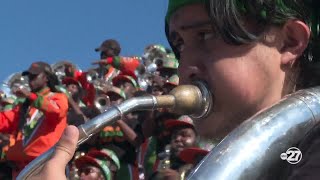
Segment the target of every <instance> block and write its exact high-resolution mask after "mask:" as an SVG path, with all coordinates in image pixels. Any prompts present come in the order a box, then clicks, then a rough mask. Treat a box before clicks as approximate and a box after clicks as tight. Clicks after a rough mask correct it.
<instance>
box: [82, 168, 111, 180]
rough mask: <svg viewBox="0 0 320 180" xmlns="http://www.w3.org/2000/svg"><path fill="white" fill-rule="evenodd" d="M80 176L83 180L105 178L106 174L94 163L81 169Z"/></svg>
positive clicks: (101, 179) (102, 179)
mask: <svg viewBox="0 0 320 180" xmlns="http://www.w3.org/2000/svg"><path fill="white" fill-rule="evenodd" d="M79 176H80V179H81V180H104V179H105V178H104V176H103V174H102V172H101V170H100V168H98V167H96V166H93V165H86V166H84V167H81V168H80V169H79Z"/></svg>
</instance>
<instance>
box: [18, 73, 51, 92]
mask: <svg viewBox="0 0 320 180" xmlns="http://www.w3.org/2000/svg"><path fill="white" fill-rule="evenodd" d="M28 78H29V86H30V88H31V92H33V93H37V92H39V91H40V90H42V89H43V88H45V87H47V83H48V78H47V75H46V74H45V73H44V72H42V73H40V74H29V75H28ZM31 92H30V91H28V90H27V89H25V88H18V89H16V90H14V94H15V95H17V96H18V97H21V98H28V97H29V96H30V94H31Z"/></svg>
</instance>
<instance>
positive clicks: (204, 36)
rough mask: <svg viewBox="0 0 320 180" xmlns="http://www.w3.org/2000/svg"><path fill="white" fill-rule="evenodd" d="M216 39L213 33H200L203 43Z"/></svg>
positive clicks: (199, 36)
mask: <svg viewBox="0 0 320 180" xmlns="http://www.w3.org/2000/svg"><path fill="white" fill-rule="evenodd" d="M213 37H214V33H213V32H208V31H203V32H199V33H198V38H199V40H201V41H206V40H208V39H212V38H213Z"/></svg>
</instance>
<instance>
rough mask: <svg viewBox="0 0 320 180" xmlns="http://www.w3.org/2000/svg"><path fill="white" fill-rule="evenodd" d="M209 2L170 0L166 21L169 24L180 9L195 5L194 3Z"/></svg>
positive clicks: (202, 0) (202, 1) (203, 1)
mask: <svg viewBox="0 0 320 180" xmlns="http://www.w3.org/2000/svg"><path fill="white" fill-rule="evenodd" d="M206 1H207V0H169V5H168V10H167V15H166V21H167V22H169V20H170V18H171V16H172V14H173V13H175V12H176V11H177V10H178V9H179V8H181V7H183V6H186V5H189V4H194V3H205V2H206Z"/></svg>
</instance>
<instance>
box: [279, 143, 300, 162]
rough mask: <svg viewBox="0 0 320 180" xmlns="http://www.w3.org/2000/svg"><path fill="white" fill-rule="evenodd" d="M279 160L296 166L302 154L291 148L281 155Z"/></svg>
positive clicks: (298, 150)
mask: <svg viewBox="0 0 320 180" xmlns="http://www.w3.org/2000/svg"><path fill="white" fill-rule="evenodd" d="M280 158H281V159H282V160H284V161H285V160H286V161H287V162H288V163H290V164H298V163H299V162H300V161H301V159H302V153H301V151H300V149H298V148H296V147H291V148H289V149H288V150H287V151H286V152H284V153H281V155H280Z"/></svg>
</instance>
